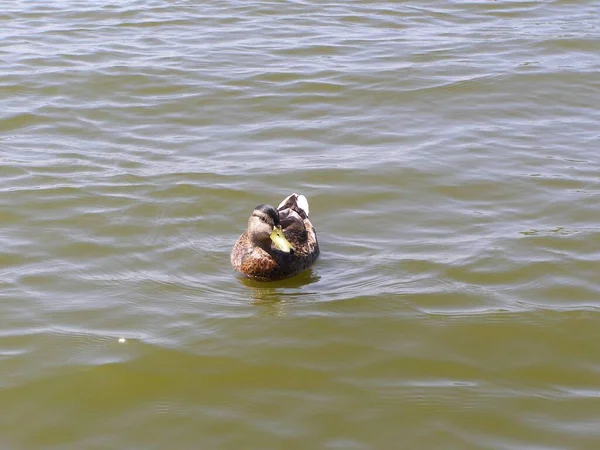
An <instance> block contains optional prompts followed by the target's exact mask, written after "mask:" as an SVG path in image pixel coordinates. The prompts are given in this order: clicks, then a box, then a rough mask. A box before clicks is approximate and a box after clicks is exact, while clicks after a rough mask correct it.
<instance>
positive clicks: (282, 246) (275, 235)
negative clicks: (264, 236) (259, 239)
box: [271, 226, 295, 253]
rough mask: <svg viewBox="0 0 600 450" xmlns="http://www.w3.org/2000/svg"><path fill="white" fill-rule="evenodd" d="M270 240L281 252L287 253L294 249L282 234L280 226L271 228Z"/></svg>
mask: <svg viewBox="0 0 600 450" xmlns="http://www.w3.org/2000/svg"><path fill="white" fill-rule="evenodd" d="M271 240H272V241H273V244H275V247H277V248H278V249H279V250H281V251H282V252H286V253H289V252H290V251H292V250H295V249H294V246H293V245H292V244H290V241H288V240H287V239H286V238H285V236H284V235H283V230H282V229H281V227H280V226H279V227H274V228H273V231H272V232H271Z"/></svg>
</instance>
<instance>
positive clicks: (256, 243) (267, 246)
mask: <svg viewBox="0 0 600 450" xmlns="http://www.w3.org/2000/svg"><path fill="white" fill-rule="evenodd" d="M252 244H253V245H254V247H260V248H262V249H263V250H264V251H265V252H267V253H268V254H271V239H268V240H266V241H264V240H252Z"/></svg>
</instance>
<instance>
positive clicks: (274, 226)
mask: <svg viewBox="0 0 600 450" xmlns="http://www.w3.org/2000/svg"><path fill="white" fill-rule="evenodd" d="M318 257H319V242H318V240H317V233H316V232H315V229H314V227H313V225H312V223H311V222H310V220H309V219H308V201H307V200H306V197H304V196H303V195H298V194H292V195H290V196H289V197H287V198H286V199H285V200H283V201H282V202H281V204H280V205H279V206H278V207H277V209H275V208H274V207H272V206H271V205H259V206H257V207H256V208H254V211H253V212H252V215H251V216H250V218H249V219H248V229H247V230H246V231H244V232H243V233H242V235H241V236H240V237H239V238H238V240H237V242H236V243H235V245H234V246H233V250H232V251H231V265H232V266H233V268H234V269H235V270H237V271H238V272H241V273H243V274H244V275H246V276H247V277H249V278H252V279H254V280H259V281H270V280H280V279H282V278H287V277H291V276H292V275H295V274H297V273H299V272H301V271H303V270H305V269H308V268H309V267H310V266H311V265H312V264H313V263H314V262H315V260H316V259H317V258H318Z"/></svg>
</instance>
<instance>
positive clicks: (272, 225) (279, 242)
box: [248, 205, 294, 253]
mask: <svg viewBox="0 0 600 450" xmlns="http://www.w3.org/2000/svg"><path fill="white" fill-rule="evenodd" d="M248 235H249V236H250V239H251V240H252V242H254V243H255V244H257V245H259V246H260V247H262V248H265V247H266V246H267V247H268V246H270V242H269V241H272V242H273V244H275V247H277V248H278V249H279V250H281V251H282V252H285V253H289V252H290V251H291V252H293V251H294V246H293V245H292V244H290V242H289V241H288V240H287V239H286V238H285V236H284V235H283V231H282V229H281V224H280V223H279V213H278V212H277V210H276V209H275V208H273V207H272V206H271V205H258V206H257V207H256V208H254V211H252V215H251V216H250V218H249V219H248Z"/></svg>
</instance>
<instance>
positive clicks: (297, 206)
mask: <svg viewBox="0 0 600 450" xmlns="http://www.w3.org/2000/svg"><path fill="white" fill-rule="evenodd" d="M286 209H291V210H292V211H294V212H295V213H296V214H298V215H299V216H300V217H301V218H302V220H304V219H308V200H306V197H305V196H304V195H298V194H296V193H293V194H292V195H290V196H288V197H286V198H285V199H284V200H283V201H282V202H281V203H280V204H279V206H278V207H277V210H279V211H283V210H286ZM280 216H281V213H280Z"/></svg>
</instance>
